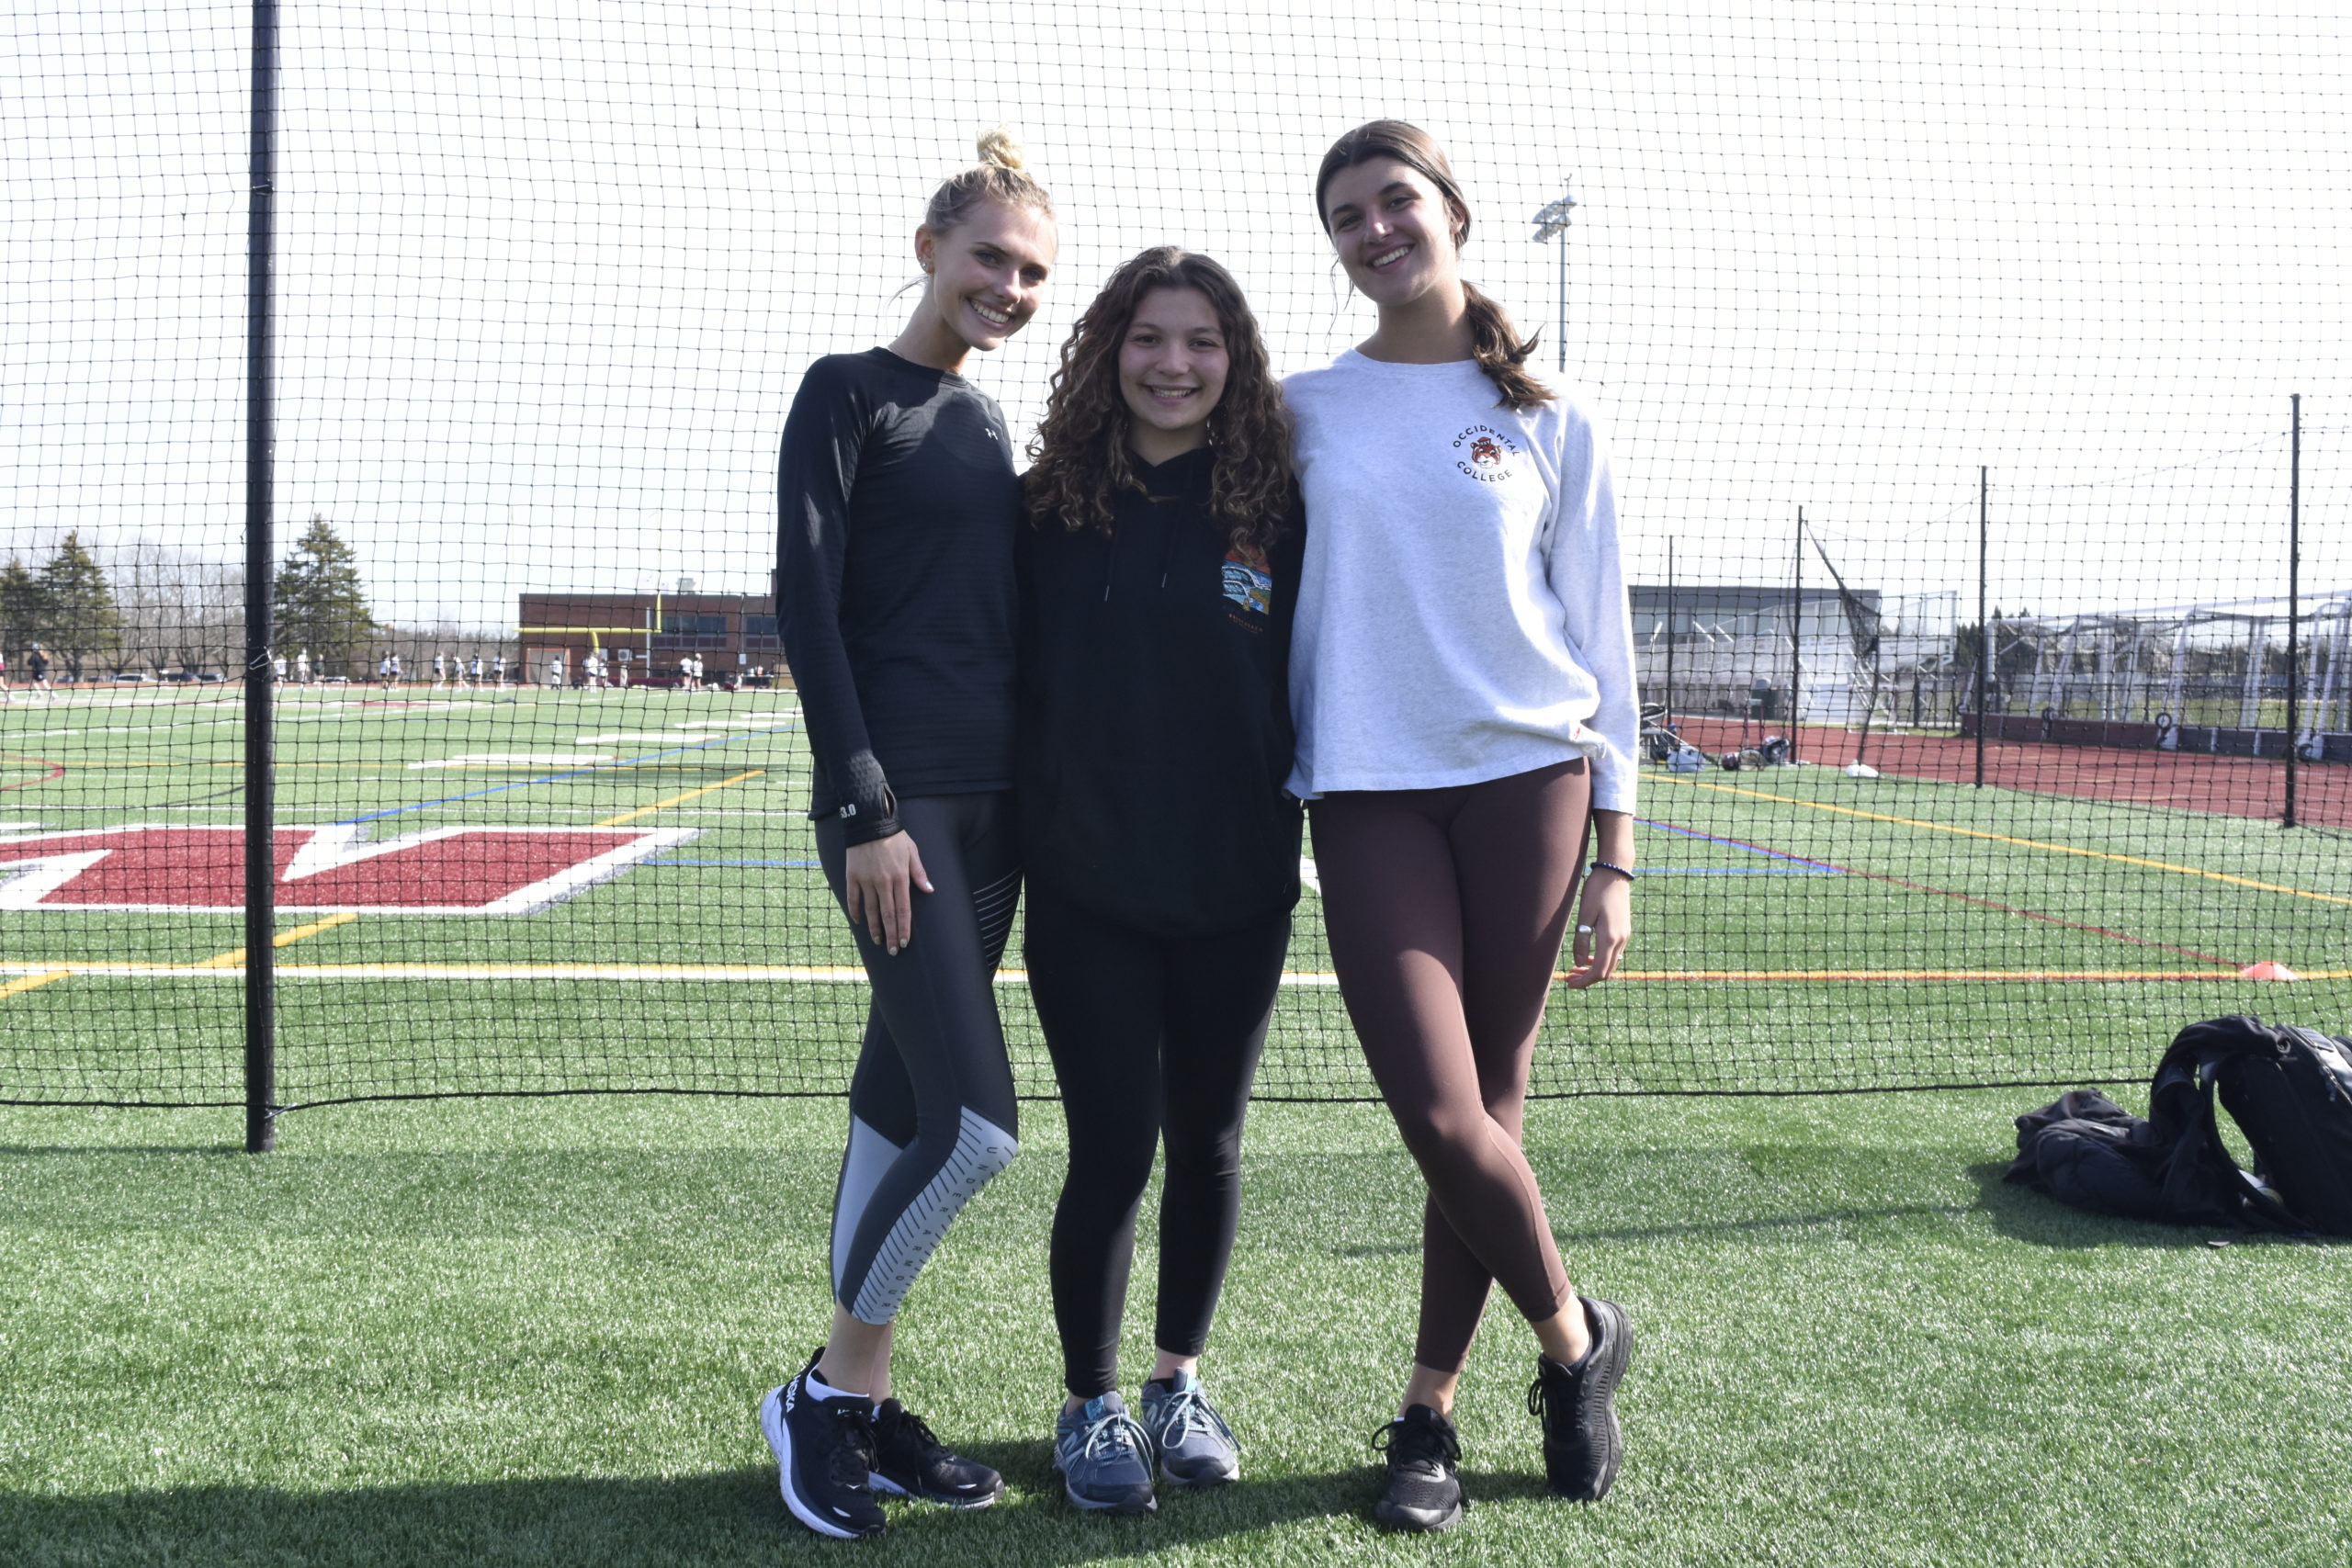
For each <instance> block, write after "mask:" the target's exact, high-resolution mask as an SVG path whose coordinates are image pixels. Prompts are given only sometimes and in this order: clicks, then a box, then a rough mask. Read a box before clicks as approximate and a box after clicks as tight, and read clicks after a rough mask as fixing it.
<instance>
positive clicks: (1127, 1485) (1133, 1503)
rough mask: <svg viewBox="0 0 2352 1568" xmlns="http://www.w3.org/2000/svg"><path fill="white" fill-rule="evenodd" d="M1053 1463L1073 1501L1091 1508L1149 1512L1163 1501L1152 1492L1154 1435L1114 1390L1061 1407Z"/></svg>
mask: <svg viewBox="0 0 2352 1568" xmlns="http://www.w3.org/2000/svg"><path fill="white" fill-rule="evenodd" d="M1054 1468H1055V1469H1056V1470H1058V1471H1060V1472H1062V1490H1063V1491H1065V1492H1067V1493H1069V1500H1070V1501H1071V1502H1073V1503H1075V1504H1077V1505H1078V1506H1080V1507H1081V1508H1084V1509H1086V1510H1087V1511H1088V1512H1089V1513H1101V1514H1148V1513H1149V1512H1150V1511H1151V1510H1152V1509H1154V1508H1157V1507H1158V1506H1159V1499H1157V1498H1155V1497H1154V1496H1153V1495H1151V1438H1148V1436H1146V1435H1145V1433H1144V1429H1143V1428H1142V1427H1138V1426H1136V1422H1135V1417H1134V1416H1129V1415H1128V1414H1127V1405H1126V1402H1125V1400H1123V1399H1121V1398H1120V1397H1119V1396H1118V1393H1116V1392H1115V1391H1114V1392H1113V1393H1105V1394H1101V1395H1098V1396H1097V1397H1095V1398H1093V1399H1090V1400H1088V1401H1087V1402H1086V1404H1084V1405H1083V1406H1082V1407H1080V1408H1079V1409H1077V1410H1065V1411H1064V1412H1062V1416H1061V1419H1060V1420H1058V1421H1057V1422H1055V1423H1054Z"/></svg>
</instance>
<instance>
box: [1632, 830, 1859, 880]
mask: <svg viewBox="0 0 2352 1568" xmlns="http://www.w3.org/2000/svg"><path fill="white" fill-rule="evenodd" d="M1634 821H1636V822H1638V823H1640V824H1641V825H1642V826H1643V827H1645V828H1656V829H1657V830H1658V831H1659V832H1661V833H1673V834H1676V835H1678V836H1679V837H1681V838H1685V839H1699V840H1704V841H1705V842H1707V843H1710V844H1721V845H1723V846H1724V848H1725V849H1727V850H1738V851H1741V852H1744V853H1747V854H1751V855H1762V856H1764V857H1765V858H1766V859H1767V860H1784V861H1787V862H1788V863H1790V865H1791V866H1801V867H1803V868H1804V869H1803V870H1789V869H1783V868H1781V867H1778V866H1771V867H1767V866H1722V867H1713V866H1658V867H1651V866H1644V867H1643V868H1642V874H1643V875H1644V876H1675V875H1682V876H1843V875H1844V874H1845V873H1844V872H1842V871H1840V870H1839V869H1838V867H1836V866H1833V865H1824V864H1823V863H1821V862H1819V861H1817V860H1808V859H1807V858H1805V857H1804V855H1791V854H1783V853H1781V852H1780V851H1779V850H1768V849H1766V848H1765V847H1764V846H1763V845H1761V844H1748V843H1742V842H1741V841H1740V840H1737V839H1719V838H1717V837H1715V835H1714V834H1713V833H1702V832H1700V831H1699V830H1698V829H1695V828H1678V827H1676V826H1675V825H1674V824H1673V823H1671V822H1653V821H1651V820H1650V819H1649V818H1646V817H1636V818H1634Z"/></svg>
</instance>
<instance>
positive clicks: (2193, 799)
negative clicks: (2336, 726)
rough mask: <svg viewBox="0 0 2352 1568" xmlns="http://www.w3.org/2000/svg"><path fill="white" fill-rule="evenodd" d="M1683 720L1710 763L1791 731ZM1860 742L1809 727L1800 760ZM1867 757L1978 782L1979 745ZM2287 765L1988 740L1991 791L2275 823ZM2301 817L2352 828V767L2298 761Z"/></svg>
mask: <svg viewBox="0 0 2352 1568" xmlns="http://www.w3.org/2000/svg"><path fill="white" fill-rule="evenodd" d="M1678 722H1679V724H1680V727H1681V729H1682V734H1683V738H1684V739H1687V740H1689V741H1690V742H1691V744H1692V745H1693V746H1696V747H1698V748H1699V749H1700V750H1702V751H1705V752H1707V753H1708V754H1709V755H1710V756H1717V755H1720V754H1722V753H1723V752H1725V751H1728V750H1734V749H1735V748H1736V747H1738V746H1740V745H1741V744H1743V743H1745V744H1747V745H1751V746H1752V745H1754V744H1755V743H1756V742H1758V740H1761V739H1763V738H1764V736H1765V735H1766V734H1767V733H1768V732H1769V733H1771V734H1776V735H1786V734H1788V733H1789V727H1788V726H1787V725H1785V724H1778V723H1775V724H1755V723H1750V724H1748V725H1746V726H1742V725H1741V723H1740V721H1739V720H1737V719H1736V718H1702V717H1696V716H1693V717H1689V718H1683V719H1680V720H1679V721H1678ZM1859 742H1860V735H1859V734H1858V733H1857V732H1855V731H1853V730H1850V729H1847V728H1843V727H1832V726H1828V725H1815V724H1808V725H1804V726H1803V727H1801V728H1800V730H1799V753H1800V755H1802V756H1803V757H1804V759H1805V760H1806V761H1810V762H1816V763H1819V764H1822V765H1823V766H1826V767H1841V766H1843V765H1844V764H1846V763H1848V762H1850V761H1853V760H1854V752H1855V750H1856V749H1857V746H1858V744H1859ZM1863 760H1864V761H1868V762H1869V763H1870V765H1871V767H1873V768H1876V769H1877V770H1878V771H1879V772H1880V773H1892V774H1895V775H1897V776H1898V777H1903V778H1915V779H1936V780H1939V781H1941V782H1943V783H1946V784H1969V783H1972V782H1973V781H1974V779H1975V777H1976V741H1975V739H1974V737H1973V736H1952V735H1872V736H1871V740H1870V753H1869V755H1868V756H1867V757H1866V758H1864V759H1863ZM2286 780H2287V764H2286V761H2285V759H2283V758H2277V757H2262V758H2256V757H2214V756H2208V755H2206V754H2204V753H2202V752H2197V751H2157V750H2139V749H2136V748H2131V747H2124V746H2069V745H2062V744H2056V743H2051V744H2042V745H2036V744H2030V743H2026V742H2020V741H2015V740H1995V739H1986V741H1985V783H1986V784H1998V785H1999V786H2000V787H2002V788H2003V789H2020V790H2030V791H2032V792H2034V793H2036V794H2039V795H2078V796H2080V797H2082V798H2084V799H2086V800H2107V801H2120V802H2126V803H2130V804H2134V805H2141V806H2167V807H2177V808H2179V809H2182V810H2187V811H2211V812H2218V813H2220V814H2221V815H2222V816H2227V817H2252V818H2267V819H2271V820H2275V819H2277V818H2278V816H2279V815H2280V814H2281V813H2282V812H2283V811H2284V810H2285V808H2286V799H2287V794H2286V791H2287V784H2286ZM2295 816H2296V818H2297V820H2299V821H2301V822H2303V823H2305V824H2307V825H2309V826H2311V827H2315V828H2352V768H2347V767H2345V766H2344V765H2343V764H2341V763H2338V762H2305V763H2303V764H2301V767H2300V769H2299V770H2298V772H2297V773H2296V778H2295Z"/></svg>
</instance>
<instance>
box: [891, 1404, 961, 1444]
mask: <svg viewBox="0 0 2352 1568" xmlns="http://www.w3.org/2000/svg"><path fill="white" fill-rule="evenodd" d="M890 1438H891V1446H892V1447H893V1448H899V1449H910V1450H914V1451H915V1452H916V1453H919V1454H923V1455H926V1456H927V1455H930V1454H933V1453H937V1452H938V1451H940V1450H943V1449H944V1448H945V1447H946V1446H947V1445H946V1444H944V1443H943V1442H941V1441H940V1440H939V1435H938V1434H937V1433H935V1432H933V1430H932V1429H931V1423H930V1422H928V1421H925V1420H924V1419H923V1418H922V1416H918V1415H916V1414H915V1413H914V1412H913V1411H911V1410H910V1409H908V1408H907V1407H906V1406H905V1405H903V1404H902V1405H900V1406H899V1410H898V1415H897V1418H896V1419H895V1420H893V1421H892V1422H891V1424H890Z"/></svg>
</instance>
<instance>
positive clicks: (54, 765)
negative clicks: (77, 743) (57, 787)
mask: <svg viewBox="0 0 2352 1568" xmlns="http://www.w3.org/2000/svg"><path fill="white" fill-rule="evenodd" d="M0 762H25V763H29V764H30V765H31V766H33V767H36V768H47V769H48V770H49V772H47V773H43V774H41V776H40V777H39V778H37V779H18V780H17V782H16V783H15V784H0V790H9V789H29V788H30V787H31V786H33V785H34V784H48V783H49V782H50V781H51V780H52V779H62V778H63V777H64V776H65V764H64V763H62V762H52V761H50V760H49V759H48V758H46V757H0Z"/></svg>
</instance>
